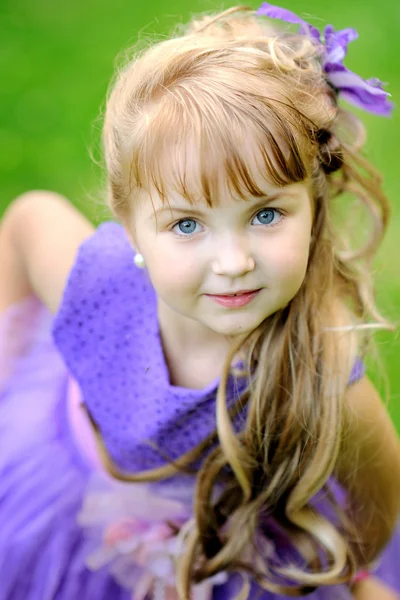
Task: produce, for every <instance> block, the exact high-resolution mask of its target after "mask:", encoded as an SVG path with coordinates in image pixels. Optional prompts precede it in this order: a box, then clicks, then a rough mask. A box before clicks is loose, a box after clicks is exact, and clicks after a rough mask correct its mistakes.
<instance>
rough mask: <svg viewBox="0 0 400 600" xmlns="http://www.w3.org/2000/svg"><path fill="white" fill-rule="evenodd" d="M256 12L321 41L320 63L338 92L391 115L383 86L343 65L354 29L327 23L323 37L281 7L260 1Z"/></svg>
mask: <svg viewBox="0 0 400 600" xmlns="http://www.w3.org/2000/svg"><path fill="white" fill-rule="evenodd" d="M256 14H257V15H265V16H267V17H270V18H271V19H280V20H281V21H285V22H286V23H294V24H296V25H300V29H299V31H300V33H302V34H303V35H308V36H309V37H310V38H312V39H313V40H315V42H316V43H317V44H319V45H321V47H322V49H323V51H322V56H321V58H322V66H323V69H324V71H325V74H326V78H327V81H328V82H329V83H330V85H331V86H332V87H333V88H334V89H335V90H336V91H337V93H338V94H340V95H341V96H342V97H343V98H345V100H347V101H348V102H350V103H351V104H354V105H355V106H358V107H360V108H363V109H364V110H367V111H368V112H371V113H375V114H377V115H383V116H385V117H388V116H390V115H391V112H392V109H393V104H392V103H391V102H389V100H388V96H390V94H389V93H388V92H385V91H384V90H383V83H382V82H381V81H380V80H379V79H376V78H372V79H362V78H361V77H360V76H359V75H357V74H356V73H353V72H352V71H349V69H347V68H346V67H345V66H344V65H343V59H344V57H345V56H346V53H347V46H348V44H349V43H350V42H352V41H353V40H355V39H357V38H358V33H357V31H356V30H355V29H350V28H348V29H342V30H340V31H335V30H334V28H333V27H332V25H327V26H326V27H325V29H324V33H323V39H321V33H320V31H319V30H318V29H317V28H316V27H313V26H312V25H310V23H307V22H306V21H304V20H303V19H301V18H300V17H298V16H297V15H295V14H294V13H293V12H291V11H290V10H287V9H285V8H280V7H279V6H273V5H272V4H269V3H268V2H264V3H263V4H262V5H261V6H260V8H259V9H258V10H257V11H256Z"/></svg>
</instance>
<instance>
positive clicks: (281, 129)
mask: <svg viewBox="0 0 400 600" xmlns="http://www.w3.org/2000/svg"><path fill="white" fill-rule="evenodd" d="M180 91H181V90H179V91H178V92H176V93H175V94H169V95H168V96H167V97H165V96H164V97H163V98H162V101H161V102H160V103H159V104H158V105H157V106H155V107H153V110H152V111H151V112H150V113H149V114H148V115H146V118H145V121H146V123H145V126H144V129H143V133H144V135H143V137H142V143H141V144H140V145H138V147H137V149H136V151H135V152H134V155H133V157H132V159H133V160H132V163H131V165H132V166H131V169H132V170H131V175H132V179H133V181H131V183H132V184H133V186H137V187H139V188H141V189H144V190H146V191H147V192H149V193H150V194H151V190H152V189H153V190H154V189H155V190H156V191H157V193H158V194H159V196H160V197H161V198H162V200H163V201H168V197H171V194H178V195H179V196H181V197H183V198H185V199H186V200H187V201H188V202H189V203H191V204H194V203H196V202H197V201H199V200H202V201H205V202H206V203H207V205H209V206H213V205H215V204H216V203H218V198H219V197H220V196H221V194H222V193H223V190H229V193H230V194H232V195H233V196H234V197H236V198H238V199H243V200H245V199H248V198H249V197H262V196H265V195H266V190H267V189H268V186H271V185H273V186H276V187H282V186H285V185H288V184H290V183H296V182H299V181H304V180H305V179H306V178H307V177H308V176H309V174H310V166H311V161H310V151H308V152H306V148H307V146H308V147H309V146H310V142H309V138H310V136H309V131H308V132H306V131H303V132H302V131H301V127H302V128H303V129H304V124H303V125H302V124H301V122H300V120H299V118H298V115H295V114H294V110H293V109H292V110H288V107H287V105H283V106H279V103H277V102H276V101H274V103H273V106H272V105H271V106H269V105H268V103H266V101H265V97H262V98H261V97H259V98H258V99H257V100H258V105H260V104H261V103H262V107H261V108H262V110H260V106H257V102H253V103H251V104H250V103H247V104H246V105H245V109H244V110H240V108H239V109H238V103H237V101H236V103H235V105H234V104H233V103H230V102H228V101H224V100H221V99H220V102H218V103H216V102H215V97H214V98H211V96H210V95H209V94H202V96H203V97H202V98H201V99H200V101H199V98H197V99H195V98H194V93H192V94H190V95H185V97H184V96H183V94H181V93H179V92H180ZM185 91H187V90H185ZM204 96H206V97H204ZM207 99H208V102H207ZM277 104H278V105H277ZM200 106H201V109H200ZM239 107H240V105H239ZM280 109H281V110H280ZM295 116H296V117H297V119H296V118H295ZM249 117H250V118H249ZM307 140H308V144H307ZM300 149H302V150H300ZM309 150H310V148H309Z"/></svg>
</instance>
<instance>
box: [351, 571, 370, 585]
mask: <svg viewBox="0 0 400 600" xmlns="http://www.w3.org/2000/svg"><path fill="white" fill-rule="evenodd" d="M370 576H371V573H370V572H369V571H367V570H363V571H358V573H356V575H354V577H353V579H352V583H353V584H354V583H359V582H360V581H364V579H368V578H369V577H370Z"/></svg>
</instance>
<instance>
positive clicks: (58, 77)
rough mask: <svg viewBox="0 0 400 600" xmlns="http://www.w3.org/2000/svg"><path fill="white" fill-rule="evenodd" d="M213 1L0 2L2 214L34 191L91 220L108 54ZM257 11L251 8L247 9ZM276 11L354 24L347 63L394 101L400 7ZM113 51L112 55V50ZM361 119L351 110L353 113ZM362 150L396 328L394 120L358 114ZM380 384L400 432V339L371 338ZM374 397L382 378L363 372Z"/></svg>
mask: <svg viewBox="0 0 400 600" xmlns="http://www.w3.org/2000/svg"><path fill="white" fill-rule="evenodd" d="M231 5H233V2H232V3H229V2H222V3H219V4H217V5H215V4H214V3H212V2H208V1H207V2H206V1H201V0H194V1H193V2H190V3H188V2H186V1H184V0H171V1H170V2H168V3H166V2H163V1H161V0H154V1H153V2H152V3H149V4H148V5H147V3H142V2H138V1H136V2H135V1H134V0H133V1H132V0H131V1H129V2H128V1H127V0H112V1H110V0H103V1H102V2H98V1H95V0H68V2H59V1H58V2H56V1H55V0H53V1H51V0H9V1H8V2H7V0H3V1H2V2H1V6H0V40H1V42H0V73H1V85H0V157H1V158H0V173H1V197H0V214H1V213H2V212H3V210H4V209H5V207H6V206H7V205H8V204H9V203H10V202H11V200H12V199H13V197H15V196H16V195H18V194H20V193H21V192H24V191H26V190H28V189H32V188H42V189H43V188H47V189H53V190H57V191H58V192H60V193H62V194H65V195H66V196H68V197H69V198H71V200H72V201H73V202H74V203H75V204H76V205H77V206H78V207H79V208H80V209H81V210H82V211H83V212H85V213H86V214H87V215H88V216H90V218H91V219H92V220H93V221H94V222H96V223H98V222H99V221H101V220H103V219H104V218H106V216H107V213H106V211H105V209H104V208H102V197H103V192H102V178H103V175H102V169H101V167H100V166H99V160H100V157H101V154H100V151H99V138H100V130H101V115H102V110H103V103H104V97H105V94H106V90H107V86H108V82H109V80H110V78H111V76H112V74H113V72H114V68H115V66H116V64H118V61H117V62H116V57H117V55H118V56H119V62H121V59H122V58H123V50H124V49H127V48H128V47H129V46H131V45H133V44H134V43H135V41H136V40H137V38H138V35H140V36H141V37H143V36H147V35H150V34H152V33H155V34H157V35H158V36H160V35H165V34H167V33H168V32H169V31H170V30H171V28H172V27H173V26H174V25H175V23H176V22H177V21H186V20H187V19H188V18H189V17H190V15H191V14H192V13H197V12H202V11H209V10H212V9H221V10H222V9H224V8H228V7H229V6H231ZM250 5H251V6H252V7H253V8H257V7H258V6H259V3H251V4H250ZM285 7H286V8H289V9H291V10H293V11H295V12H298V13H300V14H301V15H302V16H303V17H307V16H309V15H312V17H313V22H314V24H318V23H319V24H320V27H323V26H324V25H325V24H327V23H331V24H333V25H334V26H335V27H336V28H339V29H340V28H344V27H355V28H356V29H358V31H359V34H360V38H359V40H357V41H356V42H353V43H352V44H351V45H350V48H349V54H348V57H347V59H346V65H347V66H348V67H349V68H350V69H352V70H353V71H356V72H357V73H359V74H360V75H361V76H363V77H364V78H369V77H379V78H380V79H381V80H382V81H384V82H388V83H389V85H388V87H387V90H388V91H390V93H391V94H392V96H393V100H394V102H395V103H399V102H400V101H399V98H400V43H399V37H400V4H399V3H398V0H386V1H381V2H377V1H376V0H365V1H364V2H360V1H357V0H353V1H352V2H349V1H348V0H336V2H332V3H322V2H319V1H318V0H307V2H306V1H302V0H287V1H286V3H285ZM121 51H122V52H121ZM357 112H358V113H359V114H362V113H361V112H360V111H357ZM363 119H364V122H365V123H366V125H367V128H368V133H369V138H368V143H367V147H366V155H367V156H368V158H369V159H371V160H372V161H373V162H374V164H375V165H376V166H377V167H378V168H379V169H380V170H381V171H382V172H383V174H384V180H385V191H386V193H387V194H388V196H389V197H390V199H391V201H392V206H393V218H392V222H391V227H390V231H389V233H388V235H387V238H386V240H385V242H384V244H383V246H382V248H381V250H380V254H379V257H378V260H377V261H376V265H375V269H376V275H377V284H378V285H377V290H378V297H379V306H380V308H381V310H382V311H383V312H384V313H385V314H386V315H387V316H389V317H390V318H391V319H392V320H393V321H395V322H396V321H397V319H398V315H399V307H400V278H399V275H398V266H399V262H400V252H399V250H400V203H399V198H398V197H399V192H400V184H399V172H400V164H399V162H400V161H399V157H400V126H399V123H400V115H399V114H398V112H395V114H394V117H393V118H391V119H385V118H380V117H376V116H373V115H368V114H363ZM377 339H378V345H379V350H380V353H381V355H382V358H383V366H384V368H385V369H386V371H387V373H388V376H389V382H390V396H389V409H390V411H391V414H392V415H393V418H394V420H395V423H396V425H397V427H398V429H399V431H400V340H399V334H398V332H394V333H383V334H382V333H380V334H378V336H377ZM369 367H370V373H371V375H372V378H373V379H374V381H375V382H376V383H377V384H378V387H379V388H380V389H381V391H383V387H382V383H381V381H380V377H381V375H382V371H381V369H380V368H377V367H376V365H375V364H371V365H369Z"/></svg>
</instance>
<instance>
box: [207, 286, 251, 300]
mask: <svg viewBox="0 0 400 600" xmlns="http://www.w3.org/2000/svg"><path fill="white" fill-rule="evenodd" d="M259 289H260V288H258V289H256V290H239V291H237V292H231V293H227V294H209V295H210V296H221V297H223V298H230V297H232V296H242V295H243V294H252V293H253V292H258V291H259Z"/></svg>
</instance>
